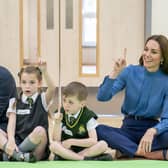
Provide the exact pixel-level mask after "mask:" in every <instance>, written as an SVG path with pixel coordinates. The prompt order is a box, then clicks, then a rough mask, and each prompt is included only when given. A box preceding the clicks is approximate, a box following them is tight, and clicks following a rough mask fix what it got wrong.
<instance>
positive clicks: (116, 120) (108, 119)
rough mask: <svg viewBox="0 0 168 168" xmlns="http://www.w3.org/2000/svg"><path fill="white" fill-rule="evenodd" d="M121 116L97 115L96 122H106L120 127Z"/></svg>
mask: <svg viewBox="0 0 168 168" xmlns="http://www.w3.org/2000/svg"><path fill="white" fill-rule="evenodd" d="M122 119H123V117H99V118H98V122H99V123H100V124H107V125H110V126H113V127H120V126H121V124H122Z"/></svg>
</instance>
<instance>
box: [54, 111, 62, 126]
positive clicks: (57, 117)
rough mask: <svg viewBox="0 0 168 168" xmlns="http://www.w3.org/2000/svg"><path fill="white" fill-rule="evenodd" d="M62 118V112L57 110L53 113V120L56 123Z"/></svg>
mask: <svg viewBox="0 0 168 168" xmlns="http://www.w3.org/2000/svg"><path fill="white" fill-rule="evenodd" d="M62 118H63V115H62V113H58V112H57V113H56V114H55V115H54V120H55V122H56V123H60V122H61V121H62Z"/></svg>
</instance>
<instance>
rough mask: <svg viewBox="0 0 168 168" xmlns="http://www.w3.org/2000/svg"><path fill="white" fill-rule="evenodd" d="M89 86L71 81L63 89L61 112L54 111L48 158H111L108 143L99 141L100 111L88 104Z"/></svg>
mask: <svg viewBox="0 0 168 168" xmlns="http://www.w3.org/2000/svg"><path fill="white" fill-rule="evenodd" d="M87 95H88V92H87V88H86V86H85V85H83V84H82V83H79V82H71V83H70V84H68V85H67V86H66V87H65V88H64V89H63V93H62V97H63V101H62V106H63V107H62V108H61V112H60V113H56V114H55V125H54V130H53V140H51V141H50V151H51V154H50V157H49V160H112V156H111V155H110V154H108V153H105V152H106V151H107V149H108V146H107V144H106V142H105V141H98V140H97V134H96V130H95V128H96V126H97V125H98V123H97V120H96V119H97V115H96V114H95V113H94V112H93V111H91V110H89V109H88V108H87V107H86V99H87Z"/></svg>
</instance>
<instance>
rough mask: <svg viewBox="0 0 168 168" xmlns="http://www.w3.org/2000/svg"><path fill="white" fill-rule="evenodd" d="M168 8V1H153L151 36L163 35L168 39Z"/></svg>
mask: <svg viewBox="0 0 168 168" xmlns="http://www.w3.org/2000/svg"><path fill="white" fill-rule="evenodd" d="M167 7H168V1H167V0H152V15H151V17H152V19H151V24H152V25H151V29H152V30H151V34H163V35H166V36H167V37H168V21H167V18H168V9H167Z"/></svg>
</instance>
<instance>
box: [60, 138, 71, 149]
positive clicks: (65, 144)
mask: <svg viewBox="0 0 168 168" xmlns="http://www.w3.org/2000/svg"><path fill="white" fill-rule="evenodd" d="M62 145H63V147H64V148H66V149H70V148H71V146H72V144H71V139H67V140H64V141H62Z"/></svg>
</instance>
